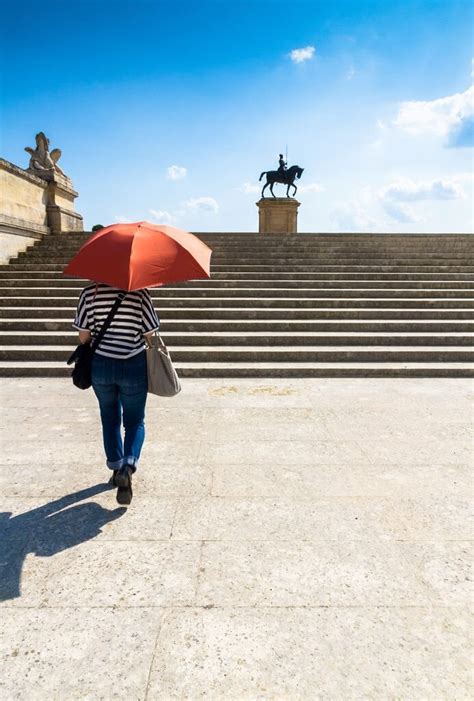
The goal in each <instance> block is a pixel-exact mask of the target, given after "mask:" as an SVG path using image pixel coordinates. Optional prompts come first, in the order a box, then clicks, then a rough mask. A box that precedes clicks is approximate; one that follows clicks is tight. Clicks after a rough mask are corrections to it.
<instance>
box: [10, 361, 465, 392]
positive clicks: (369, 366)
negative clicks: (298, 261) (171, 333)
mask: <svg viewBox="0 0 474 701" xmlns="http://www.w3.org/2000/svg"><path fill="white" fill-rule="evenodd" d="M174 365H175V368H176V370H177V372H178V375H179V376H180V377H181V378H188V377H189V378H192V377H195V378H197V377H222V378H230V377H262V378H265V377H474V364H472V363H455V362H450V363H447V362H441V363H438V362H426V363H423V362H421V363H415V362H414V363H403V362H377V363H370V362H367V363H349V362H341V363H330V362H328V363H298V364H293V363H261V362H252V363H214V362H202V363H191V362H183V363H176V362H174ZM70 376H71V368H70V367H68V366H67V365H65V364H64V363H63V362H55V361H23V362H11V361H0V377H64V378H65V381H67V382H71V379H70ZM91 391H92V390H91Z"/></svg>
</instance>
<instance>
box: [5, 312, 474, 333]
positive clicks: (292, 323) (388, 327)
mask: <svg viewBox="0 0 474 701" xmlns="http://www.w3.org/2000/svg"><path fill="white" fill-rule="evenodd" d="M20 318H21V321H19V320H18V319H20ZM161 328H162V332H163V333H165V332H166V333H167V334H168V333H171V334H179V335H181V334H182V333H199V334H202V335H205V334H214V333H224V332H227V333H229V334H231V335H235V336H238V335H239V334H244V335H245V334H254V333H255V332H263V333H264V334H266V335H271V334H273V333H281V332H288V333H300V332H310V333H314V334H317V335H319V336H321V337H322V338H325V337H327V336H335V337H336V336H339V335H341V336H350V337H355V338H356V337H361V338H362V337H372V336H373V335H374V334H376V335H377V336H378V337H383V336H387V337H389V336H394V335H395V334H405V337H406V338H411V337H416V336H420V337H422V336H424V337H425V338H429V337H431V336H432V335H436V334H437V335H438V336H443V337H446V336H447V335H448V334H449V336H453V335H454V336H467V337H469V336H470V334H472V333H474V323H470V322H469V321H457V322H454V323H453V322H451V321H430V320H428V321H423V322H419V321H413V320H409V321H406V322H401V323H399V322H387V321H383V320H382V321H380V320H373V321H370V322H365V321H360V320H355V321H350V320H347V321H344V322H339V321H337V320H336V321H335V320H326V321H315V320H306V321H302V320H294V319H285V320H283V321H282V320H278V319H259V320H255V319H245V320H242V319H240V318H237V319H228V320H215V319H212V320H210V319H205V320H203V321H199V320H196V319H180V320H176V319H163V318H162V319H161ZM0 330H2V331H4V332H15V331H16V332H18V331H20V332H27V331H28V332H32V333H36V334H40V333H41V332H44V331H52V332H64V331H68V332H72V333H74V334H77V331H76V330H75V329H73V328H72V321H71V318H69V319H59V318H43V319H34V318H33V319H29V318H23V317H22V316H21V315H20V314H19V315H18V317H16V318H15V317H13V318H4V319H3V320H1V321H0ZM407 334H408V335H407ZM427 334H429V335H428V336H427Z"/></svg>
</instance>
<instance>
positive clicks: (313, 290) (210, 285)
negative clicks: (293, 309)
mask: <svg viewBox="0 0 474 701" xmlns="http://www.w3.org/2000/svg"><path fill="white" fill-rule="evenodd" d="M13 283H14V284H12V281H11V280H2V281H0V296H2V297H19V296H26V297H27V296H29V294H30V293H32V294H33V296H35V294H36V295H38V294H43V295H45V296H48V297H56V296H65V297H66V296H76V295H79V293H80V291H81V289H82V288H83V287H84V285H83V284H81V283H76V282H74V281H71V280H57V281H47V280H39V281H36V282H32V281H29V280H19V281H13ZM346 289H349V290H356V289H361V290H471V291H473V296H474V282H473V281H471V280H366V279H358V280H353V279H349V278H344V279H340V280H310V281H308V282H307V283H303V282H295V281H288V282H283V283H280V284H278V285H276V284H274V283H273V282H272V281H269V282H259V281H257V282H256V283H252V282H248V283H246V282H241V283H235V282H233V281H231V282H229V281H220V282H217V281H214V280H209V281H207V280H195V281H190V282H187V283H183V284H171V283H170V284H168V285H165V286H162V287H150V288H149V291H150V295H151V296H152V297H153V298H158V297H159V298H162V297H175V296H181V295H183V294H185V295H186V296H188V295H190V294H193V295H196V296H198V297H199V296H205V297H209V296H229V295H230V296H231V297H234V296H244V297H247V296H248V297H253V296H255V295H256V294H261V293H262V292H263V293H264V294H265V296H269V295H270V296H273V297H281V296H303V295H304V296H311V295H312V296H315V295H318V294H319V292H320V291H321V290H323V291H327V290H346Z"/></svg>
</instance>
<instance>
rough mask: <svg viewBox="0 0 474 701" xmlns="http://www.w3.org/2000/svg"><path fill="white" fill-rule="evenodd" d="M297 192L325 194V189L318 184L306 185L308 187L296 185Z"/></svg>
mask: <svg viewBox="0 0 474 701" xmlns="http://www.w3.org/2000/svg"><path fill="white" fill-rule="evenodd" d="M298 192H326V188H325V187H323V186H322V185H319V183H308V185H298Z"/></svg>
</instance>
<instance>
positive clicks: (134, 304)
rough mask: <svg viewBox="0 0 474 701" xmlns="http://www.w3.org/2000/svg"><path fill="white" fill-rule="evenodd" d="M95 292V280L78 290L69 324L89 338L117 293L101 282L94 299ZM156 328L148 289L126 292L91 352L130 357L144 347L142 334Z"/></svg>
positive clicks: (158, 323)
mask: <svg viewBox="0 0 474 701" xmlns="http://www.w3.org/2000/svg"><path fill="white" fill-rule="evenodd" d="M95 291H96V285H95V283H93V284H92V285H88V286H87V287H84V289H83V290H82V291H81V294H80V295H79V301H78V303H77V310H76V316H75V319H74V323H73V324H72V327H73V328H74V329H78V330H79V331H86V330H89V331H90V332H91V334H92V339H94V338H95V337H97V334H98V333H99V331H100V328H101V326H102V324H103V323H104V321H105V319H106V318H107V315H108V313H109V312H110V310H111V309H112V306H113V304H114V302H115V300H116V299H117V295H118V293H119V292H120V290H119V289H118V288H117V287H111V286H110V285H105V284H104V283H98V286H97V294H96V295H95V299H94V293H95ZM159 327H160V320H159V318H158V316H157V315H156V311H155V308H154V307H153V302H152V301H151V297H150V293H149V292H148V290H147V289H143V290H135V291H134V292H127V294H126V295H125V297H124V298H123V300H122V301H121V303H120V306H119V308H118V309H117V311H116V312H115V315H114V318H113V319H112V322H111V324H110V325H109V327H108V329H107V330H106V332H105V334H104V337H103V338H102V340H101V342H100V343H99V345H98V346H97V350H96V351H95V352H96V353H98V354H99V355H106V356H107V357H108V358H122V359H123V358H131V357H132V356H134V355H137V354H138V353H140V352H141V351H142V350H143V349H144V348H146V344H145V341H144V339H143V336H142V334H143V333H147V332H148V331H155V330H158V329H159Z"/></svg>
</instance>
